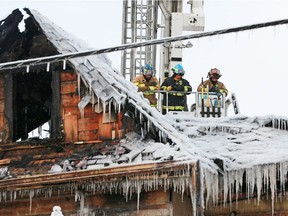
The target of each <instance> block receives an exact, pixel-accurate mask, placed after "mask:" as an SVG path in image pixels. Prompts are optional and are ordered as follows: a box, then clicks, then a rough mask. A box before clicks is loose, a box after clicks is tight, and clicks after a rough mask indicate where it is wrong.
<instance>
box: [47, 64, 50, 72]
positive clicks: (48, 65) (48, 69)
mask: <svg viewBox="0 0 288 216" xmlns="http://www.w3.org/2000/svg"><path fill="white" fill-rule="evenodd" d="M46 71H47V72H49V71H50V62H48V63H47V67H46Z"/></svg>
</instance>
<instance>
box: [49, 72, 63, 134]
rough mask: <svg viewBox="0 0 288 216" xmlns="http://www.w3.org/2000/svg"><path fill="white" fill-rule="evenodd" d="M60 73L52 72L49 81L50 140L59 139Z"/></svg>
mask: <svg viewBox="0 0 288 216" xmlns="http://www.w3.org/2000/svg"><path fill="white" fill-rule="evenodd" d="M60 83H61V81H60V73H58V72H57V71H55V70H53V71H52V79H51V89H52V109H51V128H50V138H51V139H58V138H61V127H60V125H61V114H60V101H61V98H60Z"/></svg>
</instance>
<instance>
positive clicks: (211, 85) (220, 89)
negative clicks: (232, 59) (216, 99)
mask: <svg viewBox="0 0 288 216" xmlns="http://www.w3.org/2000/svg"><path fill="white" fill-rule="evenodd" d="M221 76H222V75H221V73H220V70H218V69H217V68H212V69H211V70H210V71H209V72H208V75H207V77H208V78H209V79H207V80H205V81H204V82H203V83H200V84H199V86H198V88H197V91H198V92H201V91H202V88H204V90H206V89H207V86H208V89H209V92H215V93H221V94H223V95H225V96H227V95H228V89H227V88H226V87H225V85H224V84H223V83H222V82H220V81H218V79H219V78H220V77H221Z"/></svg>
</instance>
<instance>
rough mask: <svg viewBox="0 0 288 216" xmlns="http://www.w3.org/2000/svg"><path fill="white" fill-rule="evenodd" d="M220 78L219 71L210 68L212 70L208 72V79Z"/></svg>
mask: <svg viewBox="0 0 288 216" xmlns="http://www.w3.org/2000/svg"><path fill="white" fill-rule="evenodd" d="M221 76H222V74H221V73H220V70H218V69H217V68H212V69H211V70H210V71H209V72H208V77H209V78H216V79H219V78H220V77H221Z"/></svg>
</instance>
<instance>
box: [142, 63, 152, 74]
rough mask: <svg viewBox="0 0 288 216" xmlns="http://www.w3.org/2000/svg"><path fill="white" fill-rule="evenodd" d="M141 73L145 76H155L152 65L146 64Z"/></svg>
mask: <svg viewBox="0 0 288 216" xmlns="http://www.w3.org/2000/svg"><path fill="white" fill-rule="evenodd" d="M141 72H142V74H143V75H151V76H154V69H153V67H152V66H151V65H150V64H146V65H145V66H142V67H141Z"/></svg>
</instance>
